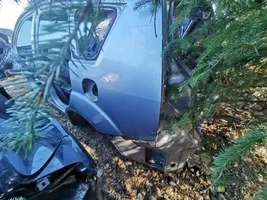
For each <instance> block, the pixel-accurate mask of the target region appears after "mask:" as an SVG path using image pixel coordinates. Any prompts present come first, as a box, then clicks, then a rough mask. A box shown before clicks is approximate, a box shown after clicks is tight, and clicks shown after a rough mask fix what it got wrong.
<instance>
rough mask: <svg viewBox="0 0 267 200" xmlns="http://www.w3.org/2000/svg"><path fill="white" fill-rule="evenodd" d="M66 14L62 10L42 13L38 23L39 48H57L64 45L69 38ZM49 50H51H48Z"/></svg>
mask: <svg viewBox="0 0 267 200" xmlns="http://www.w3.org/2000/svg"><path fill="white" fill-rule="evenodd" d="M69 28H70V27H69V20H68V13H67V12H66V11H63V10H52V11H49V12H43V13H42V14H41V16H40V23H39V29H38V30H39V33H38V40H39V47H40V46H41V47H42V45H48V44H49V45H50V46H49V47H51V45H52V47H54V48H58V49H57V50H60V47H61V46H62V45H63V44H64V42H65V41H66V40H67V38H68V36H69ZM49 49H51V48H49Z"/></svg>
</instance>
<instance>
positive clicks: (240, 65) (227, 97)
mask: <svg viewBox="0 0 267 200" xmlns="http://www.w3.org/2000/svg"><path fill="white" fill-rule="evenodd" d="M201 2H203V1H196V0H191V1H181V3H180V4H179V6H178V7H177V11H176V12H177V13H179V15H178V16H177V19H176V23H175V24H174V26H173V27H174V28H173V31H174V30H177V26H176V24H179V23H180V21H181V19H182V18H184V16H190V9H191V8H192V7H194V6H195V5H196V4H197V3H201ZM207 2H208V3H210V4H213V5H216V10H215V11H214V16H213V18H212V20H211V22H207V23H204V24H203V25H202V26H201V27H197V28H196V29H195V30H193V32H192V33H190V34H189V35H188V36H186V37H184V38H183V39H176V40H174V41H173V42H172V43H170V44H169V45H168V46H167V47H166V49H165V55H167V56H168V55H171V56H180V55H181V54H184V55H185V56H186V57H187V59H185V60H184V62H185V63H186V64H188V65H189V67H191V68H194V69H193V76H192V77H191V78H189V79H188V80H187V81H186V82H184V83H183V84H182V85H180V86H179V88H180V89H181V88H183V87H185V86H187V85H190V86H192V87H193V88H194V89H196V90H198V91H201V94H202V95H204V96H203V97H202V99H199V101H198V105H197V107H195V108H194V113H195V114H194V115H195V116H200V115H204V116H209V115H210V113H214V112H215V111H216V110H215V108H216V105H218V104H219V103H222V102H233V103H236V102H247V101H256V100H257V98H256V97H255V95H253V89H255V88H257V87H265V86H266V81H264V80H266V64H267V63H266V61H267V60H266V59H264V58H265V56H266V51H267V45H266V44H267V43H266V39H267V38H266V34H267V31H266V30H267V23H266V20H265V18H266V17H267V15H266V4H267V3H266V1H262V2H261V3H258V2H256V1H238V2H240V3H235V1H226V0H225V1H215V0H209V1H207ZM188 5H190V6H188ZM240 5H242V6H240ZM235 6H237V7H235ZM188 8H190V9H188ZM201 32H202V33H207V34H203V36H201V37H197V36H199V35H200V34H199V33H201ZM194 53H195V54H194ZM192 54H193V55H194V56H193V57H194V59H195V66H194V65H193V66H190V61H192V57H191V58H190V55H191V56H192ZM214 88H216V91H214ZM180 89H179V90H180ZM244 91H245V92H244ZM248 93H249V94H251V95H248ZM237 94H238V95H237ZM248 97H250V98H248ZM206 112H208V113H207V114H205V113H206Z"/></svg>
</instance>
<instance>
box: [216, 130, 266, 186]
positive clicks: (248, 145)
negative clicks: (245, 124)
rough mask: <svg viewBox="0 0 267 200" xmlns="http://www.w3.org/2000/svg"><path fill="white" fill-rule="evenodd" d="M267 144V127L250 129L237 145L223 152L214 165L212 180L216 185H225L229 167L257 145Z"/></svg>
mask: <svg viewBox="0 0 267 200" xmlns="http://www.w3.org/2000/svg"><path fill="white" fill-rule="evenodd" d="M266 142H267V127H253V128H250V129H249V131H248V134H247V135H245V136H243V137H241V138H240V139H238V140H237V142H236V144H234V145H232V146H231V147H229V148H227V149H225V150H223V151H221V152H220V153H219V155H218V157H217V158H216V160H215V161H214V163H213V166H214V171H213V173H212V176H211V179H212V181H213V183H214V184H215V185H219V184H222V183H225V181H226V179H225V176H227V174H228V172H227V170H228V169H229V166H230V165H231V164H233V163H234V162H238V161H240V160H241V159H242V158H243V157H244V156H245V155H246V154H247V153H248V152H249V151H250V150H251V149H252V147H254V146H255V145H262V144H264V143H266Z"/></svg>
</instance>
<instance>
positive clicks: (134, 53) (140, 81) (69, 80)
mask: <svg viewBox="0 0 267 200" xmlns="http://www.w3.org/2000/svg"><path fill="white" fill-rule="evenodd" d="M134 3H135V1H132V0H124V1H112V0H106V1H103V2H102V3H101V7H102V9H103V11H104V13H105V14H104V16H103V17H102V18H101V19H100V20H99V22H98V24H97V25H96V32H97V34H95V35H93V34H91V35H90V36H86V34H80V35H78V36H77V38H75V39H74V40H73V41H72V43H71V47H70V56H71V60H72V61H73V62H70V61H69V60H68V59H66V65H65V66H64V67H62V68H63V69H64V70H63V72H62V74H61V77H62V79H64V83H54V84H53V87H52V88H51V91H50V102H51V103H52V104H53V105H54V106H55V107H56V108H58V109H59V110H61V111H62V112H64V113H65V114H66V115H67V117H68V118H69V120H70V121H71V122H72V123H73V124H75V125H82V124H84V123H85V122H88V123H90V125H92V126H93V127H94V128H95V129H96V130H98V131H100V132H102V133H104V134H106V135H108V136H109V138H110V139H111V141H112V142H113V143H114V145H115V146H116V147H117V149H118V150H119V151H120V152H121V154H123V155H125V156H126V157H129V158H131V159H133V160H136V161H138V162H142V163H144V164H146V165H149V166H151V167H154V168H156V169H159V170H162V171H173V170H177V169H180V168H182V167H183V166H184V164H185V163H186V161H187V159H188V157H189V156H190V155H191V154H192V153H193V152H194V151H195V150H196V149H197V148H198V147H199V145H200V142H201V134H200V133H199V132H198V130H197V128H196V127H193V126H192V125H189V126H187V127H183V128H178V129H174V128H173V126H172V124H171V117H172V116H176V115H179V114H180V113H181V112H183V111H184V110H186V109H188V108H189V102H190V99H191V96H192V94H191V93H192V91H191V89H190V87H186V88H184V89H183V90H182V92H181V94H180V95H179V97H176V96H173V95H172V94H171V93H168V92H167V89H166V88H167V87H171V86H173V85H179V84H181V83H182V82H183V81H184V80H185V79H186V78H188V77H190V76H191V75H192V73H191V71H190V69H189V68H188V67H187V66H186V65H183V64H182V63H180V64H179V61H178V62H177V61H176V60H174V59H163V56H162V50H163V48H164V47H165V45H166V44H168V43H169V42H170V41H171V36H170V35H169V32H170V25H171V23H172V16H173V1H168V0H167V1H161V8H160V9H159V10H158V12H157V13H156V15H157V16H156V21H155V23H156V24H155V26H154V23H152V22H151V13H150V12H149V8H144V9H142V10H140V11H134V10H133V7H134ZM44 8H45V6H44ZM44 8H43V9H40V10H38V12H37V11H26V12H24V13H23V14H22V15H21V16H20V18H19V19H18V21H17V24H16V26H15V31H14V35H13V45H12V46H13V49H14V50H15V52H16V53H17V54H19V55H23V51H25V50H28V51H34V50H35V49H36V50H37V49H38V47H41V46H42V45H43V43H44V41H45V40H46V39H49V37H50V38H52V39H53V38H56V37H62V38H63V37H65V35H66V33H67V34H69V33H70V32H68V30H69V29H68V30H67V29H66V30H65V31H62V30H60V31H58V32H57V33H55V34H54V33H51V34H50V35H49V34H48V35H47V36H46V37H43V36H42V35H43V34H41V33H42V29H43V26H45V25H47V24H53V23H60V22H61V21H64V20H68V19H70V21H69V22H70V24H71V25H72V27H73V26H75V23H76V22H77V20H78V16H79V12H80V11H79V10H74V12H66V13H63V12H61V13H60V14H54V15H55V16H54V17H53V20H51V19H50V18H49V17H47V13H46V12H47V9H44ZM55 13H56V11H55ZM71 25H70V26H71ZM81 25H82V24H81ZM82 26H85V25H82ZM89 26H90V25H89ZM80 29H81V30H83V29H84V27H81V28H80ZM155 29H156V30H155ZM155 31H156V32H157V36H155ZM84 37H85V38H86V37H87V38H86V40H84V41H86V42H85V45H81V41H83V40H82V39H83V38H84ZM95 37H97V40H98V41H100V42H98V43H97V42H96V38H95ZM84 46H85V47H84ZM21 52H22V53H21ZM77 75H78V76H77ZM88 134H90V133H88Z"/></svg>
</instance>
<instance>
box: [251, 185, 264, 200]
mask: <svg viewBox="0 0 267 200" xmlns="http://www.w3.org/2000/svg"><path fill="white" fill-rule="evenodd" d="M266 197H267V184H265V185H263V186H262V188H261V191H259V192H258V193H256V195H255V196H254V198H253V200H265V199H266Z"/></svg>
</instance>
